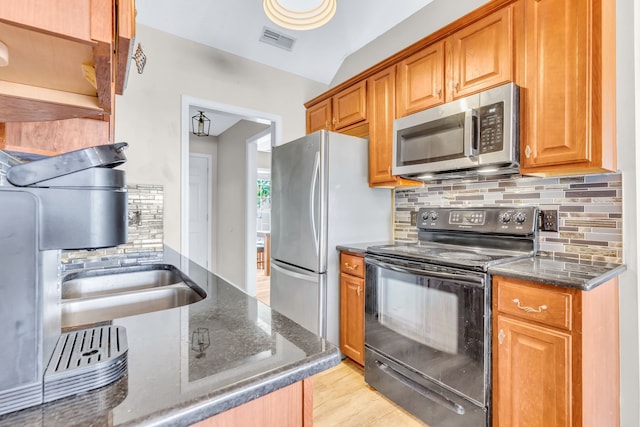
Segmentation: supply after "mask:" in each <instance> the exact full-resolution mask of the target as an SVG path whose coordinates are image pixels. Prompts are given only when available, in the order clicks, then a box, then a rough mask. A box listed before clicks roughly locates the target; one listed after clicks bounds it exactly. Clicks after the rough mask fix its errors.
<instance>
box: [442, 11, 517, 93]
mask: <svg viewBox="0 0 640 427" xmlns="http://www.w3.org/2000/svg"><path fill="white" fill-rule="evenodd" d="M511 14H512V11H511V7H504V8H502V9H500V10H498V11H497V12H494V13H492V14H491V15H489V16H487V17H485V18H482V19H480V20H479V21H476V22H474V23H473V24H471V25H469V26H467V27H464V28H462V29H461V30H459V31H456V32H455V33H454V34H453V35H452V36H451V37H449V39H448V40H447V50H448V52H447V57H448V59H447V63H449V62H450V66H448V67H447V69H448V72H450V73H451V75H450V77H449V78H448V81H450V82H451V86H450V88H449V90H448V91H447V97H446V98H447V101H451V100H454V99H457V98H460V97H463V96H467V95H470V94H472V93H475V92H479V91H481V90H484V89H487V88H489V87H493V86H498V85H500V84H502V83H506V82H509V81H511V80H512V79H513V41H512V40H513V25H512V19H511Z"/></svg>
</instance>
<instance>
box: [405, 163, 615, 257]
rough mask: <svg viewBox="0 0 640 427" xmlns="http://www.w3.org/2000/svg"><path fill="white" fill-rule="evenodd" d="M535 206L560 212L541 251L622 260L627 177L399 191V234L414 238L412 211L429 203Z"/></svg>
mask: <svg viewBox="0 0 640 427" xmlns="http://www.w3.org/2000/svg"><path fill="white" fill-rule="evenodd" d="M505 205H531V206H538V207H539V208H540V209H542V210H544V209H551V210H558V214H559V218H558V232H547V231H544V232H540V233H539V243H540V251H541V252H543V253H546V254H548V255H553V256H559V257H566V258H579V259H583V260H590V261H606V262H613V263H621V262H622V175H621V174H620V173H609V174H598V175H586V176H574V177H553V178H536V177H518V178H504V179H500V180H492V181H490V180H462V179H461V180H451V181H440V182H436V183H429V184H425V186H424V187H413V188H405V189H397V190H395V224H394V236H395V240H399V241H415V240H416V239H417V232H416V228H415V226H413V225H411V212H412V211H417V210H418V209H419V208H421V207H425V206H460V207H464V206H505Z"/></svg>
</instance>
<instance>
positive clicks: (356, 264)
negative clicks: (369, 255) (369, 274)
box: [340, 253, 364, 277]
mask: <svg viewBox="0 0 640 427" xmlns="http://www.w3.org/2000/svg"><path fill="white" fill-rule="evenodd" d="M340 272H342V273H345V274H350V275H352V276H358V277H364V257H362V256H358V255H351V254H347V253H342V254H340Z"/></svg>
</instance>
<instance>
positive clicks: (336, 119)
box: [307, 81, 367, 133]
mask: <svg viewBox="0 0 640 427" xmlns="http://www.w3.org/2000/svg"><path fill="white" fill-rule="evenodd" d="M366 119H367V82H366V81H361V82H359V83H358V84H355V85H353V86H350V87H347V88H346V89H344V90H342V91H341V92H339V93H337V94H336V95H334V96H333V97H331V98H328V99H326V100H324V101H322V102H320V103H317V104H314V105H312V106H310V107H309V108H308V109H307V133H311V132H315V131H317V130H321V129H326V130H332V131H337V132H340V131H343V130H345V129H347V128H350V127H352V126H354V125H358V124H360V123H362V122H364V121H366Z"/></svg>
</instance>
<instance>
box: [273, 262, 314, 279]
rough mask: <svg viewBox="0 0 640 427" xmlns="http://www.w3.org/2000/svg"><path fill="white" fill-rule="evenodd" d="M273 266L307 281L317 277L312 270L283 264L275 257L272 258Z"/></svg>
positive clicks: (288, 274)
mask: <svg viewBox="0 0 640 427" xmlns="http://www.w3.org/2000/svg"><path fill="white" fill-rule="evenodd" d="M271 268H272V269H274V270H278V271H279V272H281V273H283V274H286V275H287V276H291V277H294V278H296V279H301V280H306V281H307V282H315V281H316V279H315V277H314V276H313V275H312V274H311V273H310V272H308V271H306V270H303V269H300V268H297V267H294V266H292V265H287V264H283V263H281V262H279V261H276V260H274V259H273V258H272V259H271ZM296 270H297V271H296Z"/></svg>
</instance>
